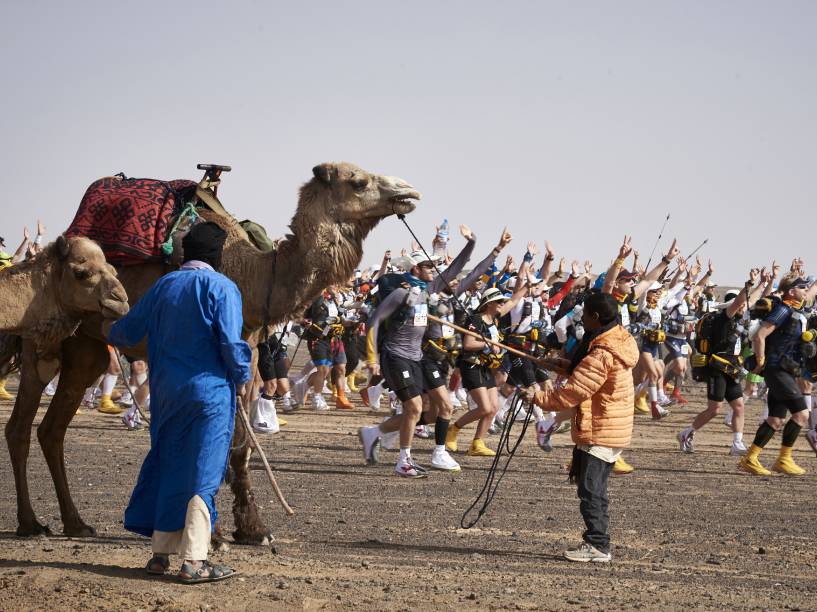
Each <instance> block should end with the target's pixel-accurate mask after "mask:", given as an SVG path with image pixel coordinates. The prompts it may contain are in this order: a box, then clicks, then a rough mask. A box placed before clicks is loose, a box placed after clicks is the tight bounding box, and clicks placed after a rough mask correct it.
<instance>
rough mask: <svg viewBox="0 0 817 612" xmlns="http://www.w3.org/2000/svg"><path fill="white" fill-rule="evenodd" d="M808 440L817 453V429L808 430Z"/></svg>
mask: <svg viewBox="0 0 817 612" xmlns="http://www.w3.org/2000/svg"><path fill="white" fill-rule="evenodd" d="M806 440H808V444H809V446H810V447H811V450H813V451H814V452H815V453H817V429H809V430H808V431H807V432H806Z"/></svg>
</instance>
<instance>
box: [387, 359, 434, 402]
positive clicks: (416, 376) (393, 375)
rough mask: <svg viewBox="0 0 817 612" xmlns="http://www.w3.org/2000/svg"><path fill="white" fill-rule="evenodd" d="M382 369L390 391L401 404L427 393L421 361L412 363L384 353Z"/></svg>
mask: <svg viewBox="0 0 817 612" xmlns="http://www.w3.org/2000/svg"><path fill="white" fill-rule="evenodd" d="M380 367H381V369H382V370H383V376H384V377H385V379H386V384H387V385H388V386H389V389H391V390H392V391H394V392H395V393H396V394H397V397H398V398H399V399H400V401H401V402H407V401H408V400H410V399H414V398H415V397H417V396H419V395H422V394H423V393H425V376H424V374H423V366H422V365H421V362H420V361H412V360H411V359H405V358H403V357H398V356H397V355H392V354H391V353H389V352H388V351H383V353H382V354H381V355H380Z"/></svg>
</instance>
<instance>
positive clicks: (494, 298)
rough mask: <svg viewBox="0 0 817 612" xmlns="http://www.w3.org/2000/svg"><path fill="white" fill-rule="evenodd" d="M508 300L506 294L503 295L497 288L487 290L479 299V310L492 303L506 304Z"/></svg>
mask: <svg viewBox="0 0 817 612" xmlns="http://www.w3.org/2000/svg"><path fill="white" fill-rule="evenodd" d="M507 299H508V298H507V297H506V296H505V294H503V293H502V292H501V291H500V290H499V289H497V288H496V287H491V288H490V289H486V290H485V291H483V292H482V295H481V296H480V298H479V307H478V310H482V309H483V308H485V306H487V305H488V304H490V303H491V302H505V301H507Z"/></svg>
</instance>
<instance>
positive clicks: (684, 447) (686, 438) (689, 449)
mask: <svg viewBox="0 0 817 612" xmlns="http://www.w3.org/2000/svg"><path fill="white" fill-rule="evenodd" d="M676 438H678V448H679V449H680V450H681V452H682V453H694V452H695V444H694V438H695V431H694V430H693V431H690V432H689V433H687V432H686V430H684V431H679V432H678V435H677V436H676Z"/></svg>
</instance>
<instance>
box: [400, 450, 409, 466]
mask: <svg viewBox="0 0 817 612" xmlns="http://www.w3.org/2000/svg"><path fill="white" fill-rule="evenodd" d="M400 461H401V462H406V463H411V447H408V448H401V449H400Z"/></svg>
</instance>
